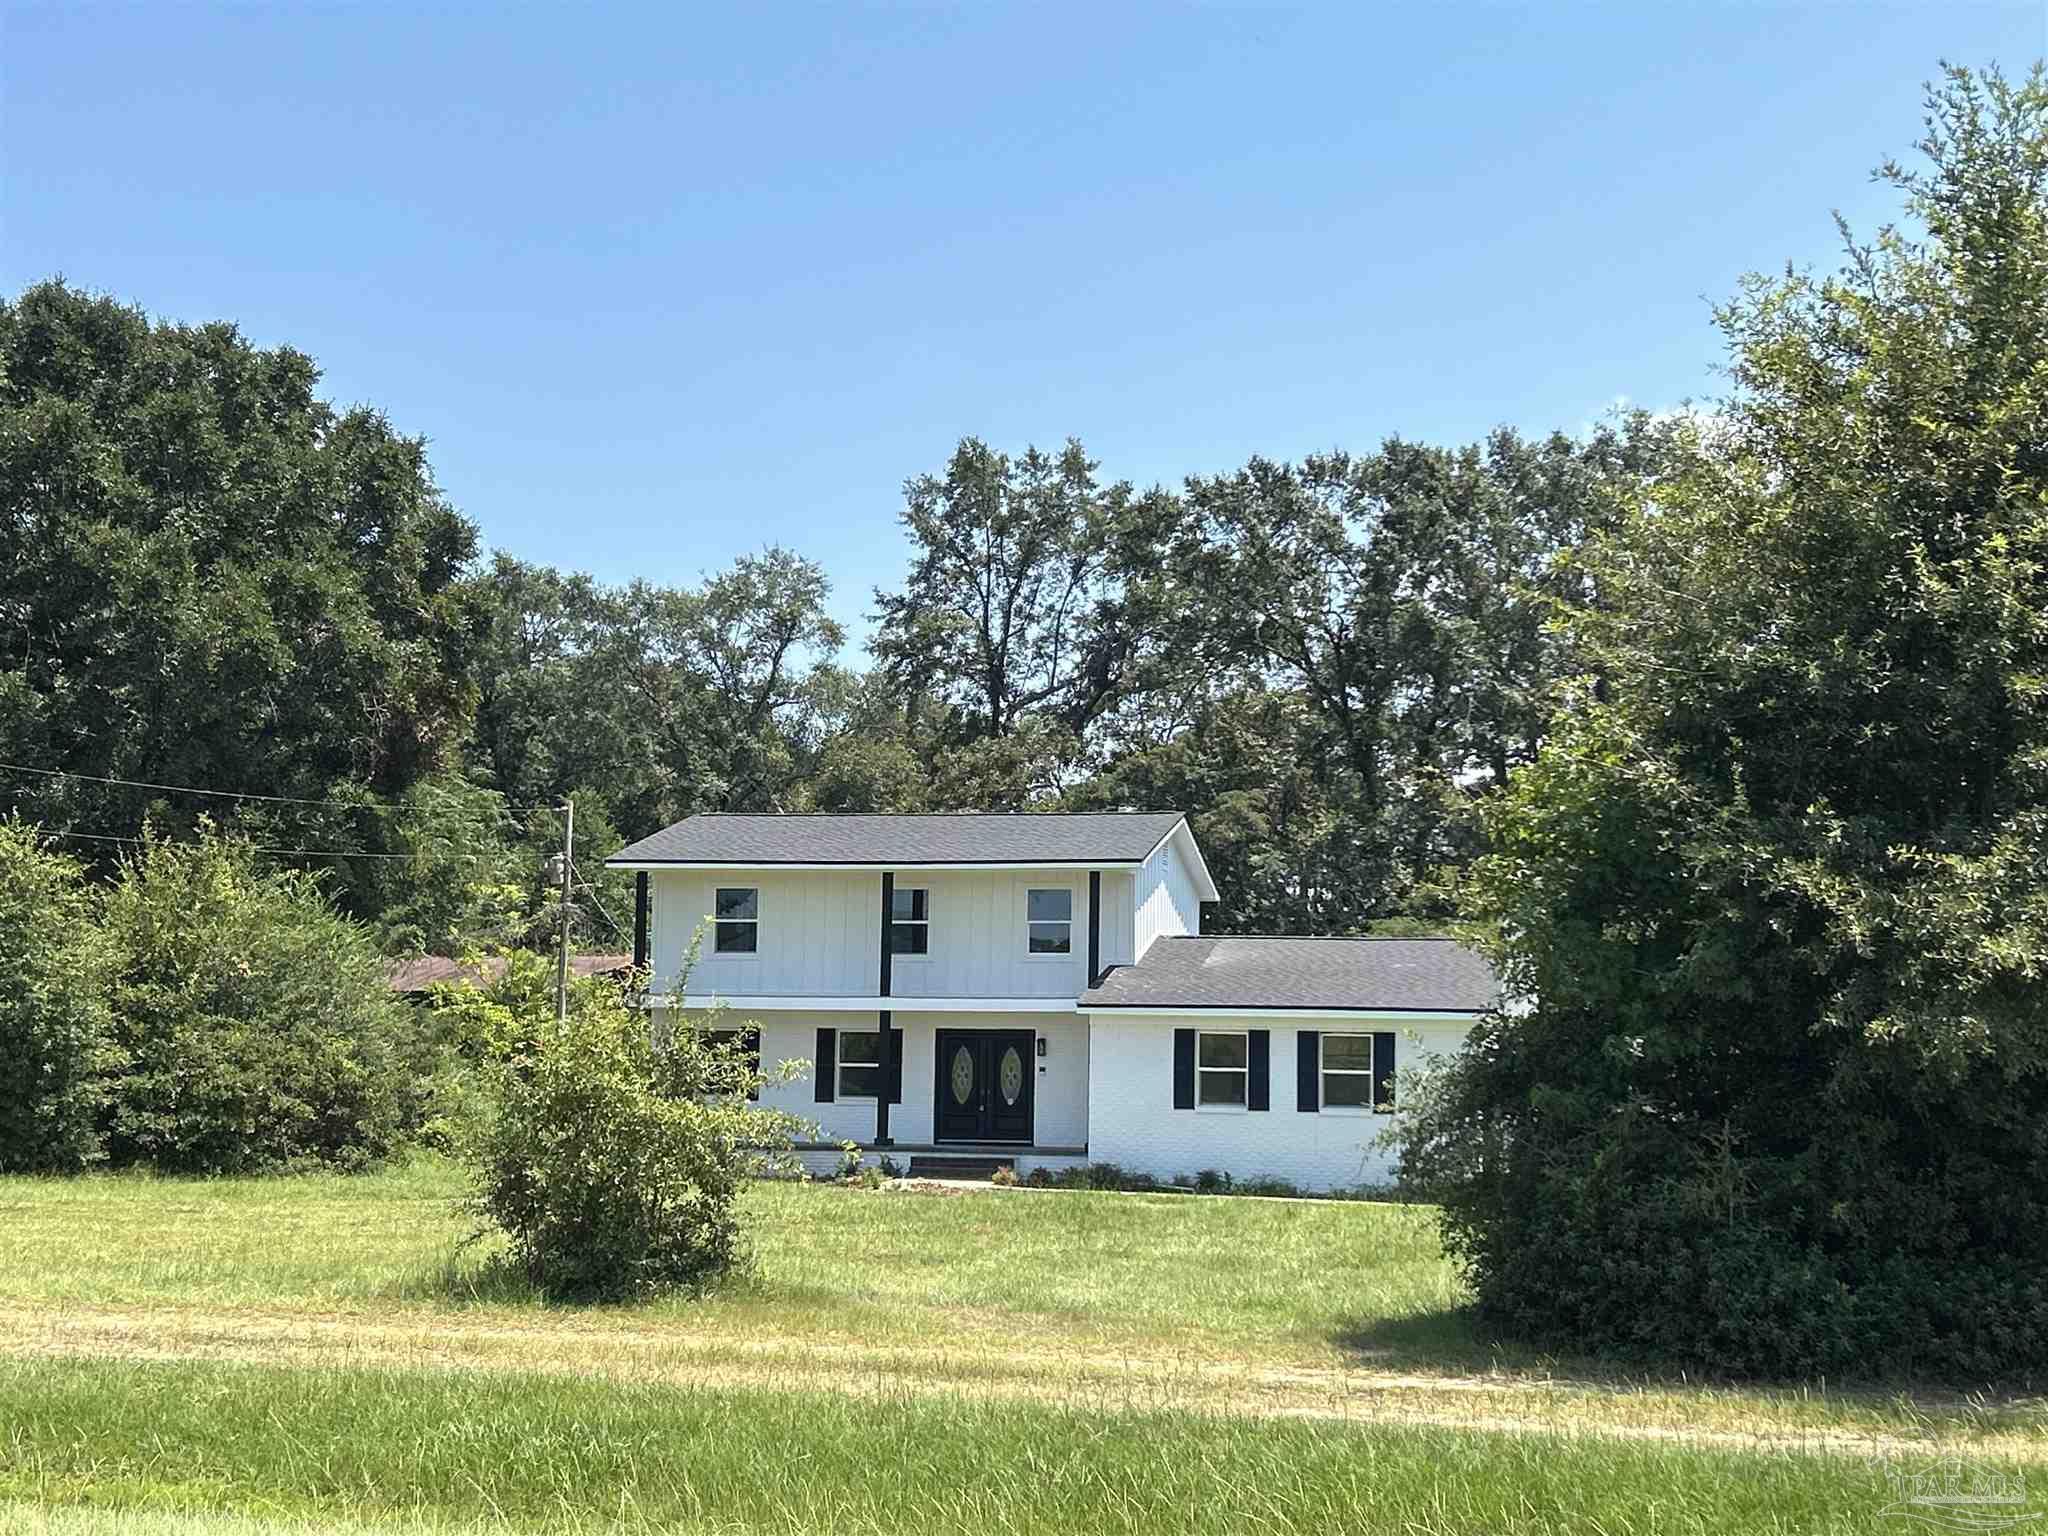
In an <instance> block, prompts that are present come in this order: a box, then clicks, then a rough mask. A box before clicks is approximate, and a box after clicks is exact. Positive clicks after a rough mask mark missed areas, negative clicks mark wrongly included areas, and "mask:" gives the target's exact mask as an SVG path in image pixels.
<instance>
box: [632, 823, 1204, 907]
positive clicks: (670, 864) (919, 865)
mask: <svg viewBox="0 0 2048 1536" xmlns="http://www.w3.org/2000/svg"><path fill="white" fill-rule="evenodd" d="M1171 835H1172V834H1171V833H1169V834H1168V836H1171ZM1143 863H1144V860H1143V859H1136V860H1133V859H1055V860H1051V861H1047V860H1045V859H1034V860H1033V861H1031V862H1030V863H1028V864H1018V863H1006V864H992V863H977V864H960V863H955V862H954V861H952V860H950V859H943V860H942V859H925V860H918V859H908V860H903V861H900V862H897V863H894V864H758V863H756V864H735V863H723V864H708V863H699V862H696V861H690V862H683V861H679V860H676V859H652V860H648V859H632V860H626V859H606V860H605V861H604V867H605V868H606V869H645V870H649V871H659V870H664V869H745V870H759V871H761V872H762V873H763V874H775V873H778V872H779V871H782V870H785V869H792V870H821V869H822V870H840V871H842V872H844V873H848V874H863V873H867V874H885V873H887V872H888V871H890V870H900V869H913V870H918V871H920V872H922V871H927V870H930V871H940V870H948V869H980V870H994V869H1021V870H1033V869H1049V870H1059V871H1061V872H1062V873H1066V872H1071V871H1075V870H1086V869H1137V868H1139V867H1140V866H1141V865H1143ZM1212 899H1213V898H1212Z"/></svg>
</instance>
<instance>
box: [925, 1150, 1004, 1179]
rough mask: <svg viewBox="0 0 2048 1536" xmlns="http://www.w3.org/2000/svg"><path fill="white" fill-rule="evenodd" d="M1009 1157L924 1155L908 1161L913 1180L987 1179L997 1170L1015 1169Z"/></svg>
mask: <svg viewBox="0 0 2048 1536" xmlns="http://www.w3.org/2000/svg"><path fill="white" fill-rule="evenodd" d="M1016 1166H1017V1161H1016V1159H1015V1158H1011V1157H946V1156H936V1157H935V1156H932V1155H930V1154H926V1155H924V1156H920V1157H913V1158H912V1159H911V1160H910V1176H911V1177H912V1178H913V1179H987V1178H993V1177H994V1176H995V1173H996V1170H997V1169H999V1168H1015V1167H1016Z"/></svg>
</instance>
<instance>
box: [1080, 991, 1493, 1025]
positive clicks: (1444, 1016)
mask: <svg viewBox="0 0 2048 1536" xmlns="http://www.w3.org/2000/svg"><path fill="white" fill-rule="evenodd" d="M1074 1008H1075V1011H1076V1012H1079V1013H1087V1014H1116V1015H1119V1016H1121V1017H1124V1018H1134V1019H1185V1018H1202V1017H1214V1018H1232V1019H1423V1020H1431V1021H1434V1020H1446V1021H1457V1020H1463V1019H1478V1018H1483V1017H1485V1016H1486V1015H1487V1014H1488V1013H1490V1012H1492V1011H1493V1010H1492V1009H1490V1008H1332V1007H1325V1006H1319V1005H1317V1004H1312V1003H1310V1004H1301V1005H1298V1006H1297V1005H1294V1004H1290V1003H1257V1004H1252V1003H1156V1002H1155V1003H1095V1002H1090V1001H1089V1000H1088V999H1087V997H1086V996H1083V997H1082V998H1081V999H1080V1001H1078V1002H1077V1003H1075V1004H1074Z"/></svg>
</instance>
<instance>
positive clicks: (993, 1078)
mask: <svg viewBox="0 0 2048 1536" xmlns="http://www.w3.org/2000/svg"><path fill="white" fill-rule="evenodd" d="M937 1044H938V1052H937V1055H938V1078H939V1080H938V1113H937V1114H936V1115H935V1116H934V1123H935V1125H936V1128H937V1135H936V1137H935V1138H934V1139H935V1140H938V1141H1021V1142H1029V1141H1030V1140H1031V1090H1032V1086H1033V1082H1034V1080H1035V1079H1036V1077H1037V1075H1038V1074H1037V1071H1036V1069H1035V1066H1034V1064H1033V1062H1032V1054H1033V1048H1034V1047H1033V1041H1032V1035H1031V1031H1030V1030H1028V1029H942V1030H940V1031H939V1032H938V1041H937Z"/></svg>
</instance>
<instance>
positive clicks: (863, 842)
mask: <svg viewBox="0 0 2048 1536" xmlns="http://www.w3.org/2000/svg"><path fill="white" fill-rule="evenodd" d="M1180 819H1181V815H1180V812H1179V811H1119V812H1108V813H1101V814H1094V813H1090V814H1085V815H1073V814H1067V813H1062V812H1044V813H1037V814H1034V813H1028V812H1026V813H1019V814H1014V815H993V814H979V813H962V814H948V815H939V816H745V815H726V814H710V815H703V816H691V817H689V818H688V819H686V820H683V821H679V822H677V823H676V824H675V825H674V826H672V827H664V828H662V829H661V830H660V831H659V832H657V833H655V834H654V835H653V836H652V837H643V838H641V839H640V841H639V842H637V843H634V844H632V845H630V846H629V847H625V848H621V849H620V850H619V851H618V852H617V853H615V854H613V855H612V857H611V858H610V859H609V860H607V861H606V862H608V863H613V864H622V863H626V864H652V863H671V864H762V865H767V864H894V865H905V864H1135V863H1137V862H1139V861H1140V860H1142V859H1143V858H1144V857H1145V855H1146V854H1148V853H1150V852H1151V851H1152V850H1153V849H1154V848H1156V847H1157V846H1158V845H1159V840H1160V839H1161V838H1162V837H1164V836H1166V834H1167V833H1169V832H1171V831H1172V830H1173V828H1174V824H1175V823H1177V822H1178V821H1179V820H1180Z"/></svg>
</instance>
